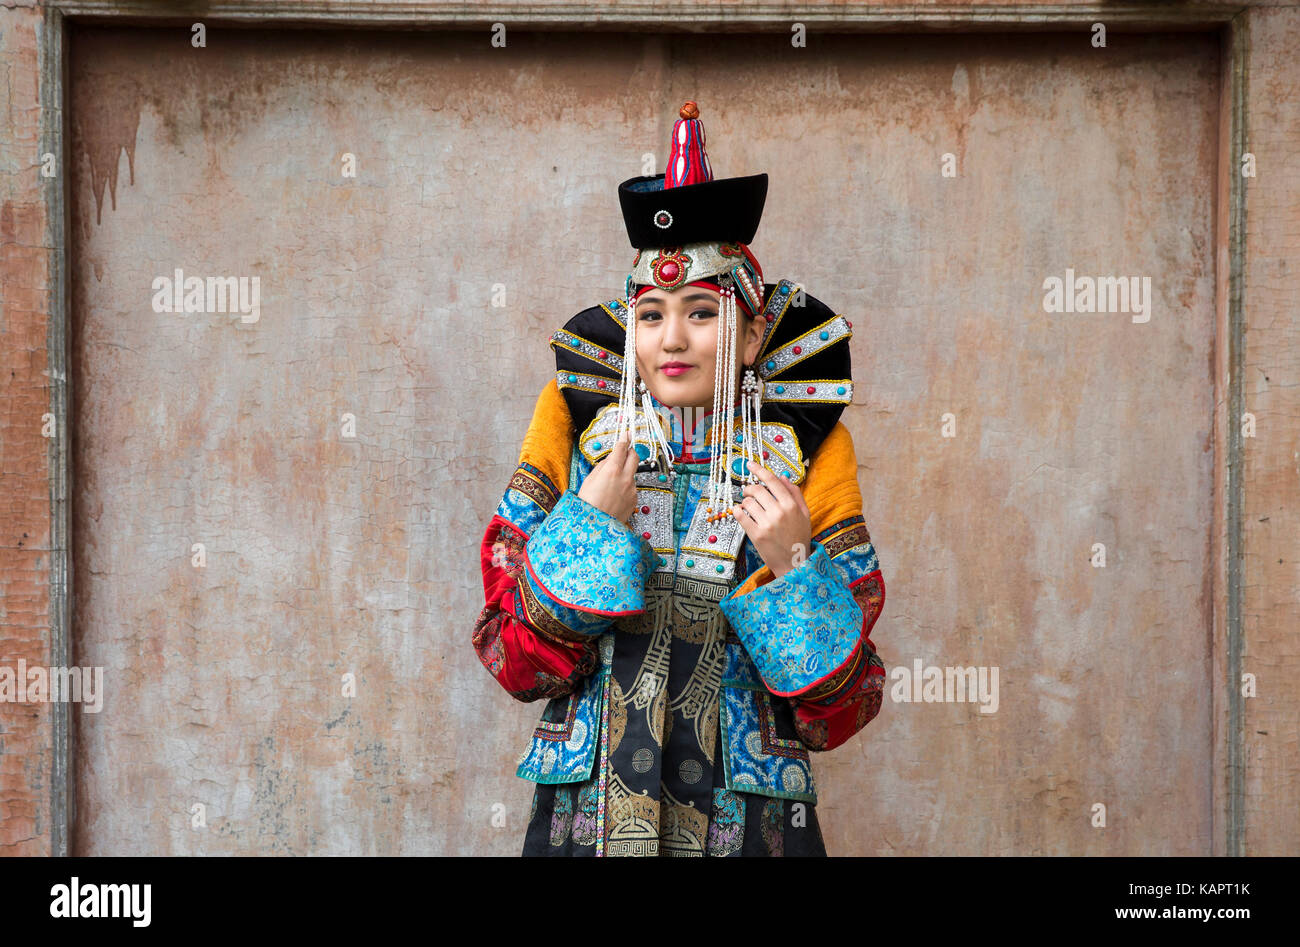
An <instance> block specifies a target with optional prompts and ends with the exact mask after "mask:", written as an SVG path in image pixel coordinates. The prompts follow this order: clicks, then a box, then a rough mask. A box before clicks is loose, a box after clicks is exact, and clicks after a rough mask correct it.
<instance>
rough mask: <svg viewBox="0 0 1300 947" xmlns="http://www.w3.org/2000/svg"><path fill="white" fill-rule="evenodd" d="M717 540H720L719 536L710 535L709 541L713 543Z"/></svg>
mask: <svg viewBox="0 0 1300 947" xmlns="http://www.w3.org/2000/svg"><path fill="white" fill-rule="evenodd" d="M717 541H718V537H717V536H710V537H709V542H711V543H716V542H717Z"/></svg>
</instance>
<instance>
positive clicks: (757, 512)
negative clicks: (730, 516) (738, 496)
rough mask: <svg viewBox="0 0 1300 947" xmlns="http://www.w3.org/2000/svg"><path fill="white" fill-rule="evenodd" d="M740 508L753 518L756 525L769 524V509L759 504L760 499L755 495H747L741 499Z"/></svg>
mask: <svg viewBox="0 0 1300 947" xmlns="http://www.w3.org/2000/svg"><path fill="white" fill-rule="evenodd" d="M740 508H741V509H742V510H744V511H745V513H746V514H747V515H748V517H749V519H751V520H753V522H754V525H756V526H766V525H767V521H768V518H767V511H766V510H764V509H763V508H762V507H761V506H759V505H758V501H757V500H755V499H754V498H753V497H745V499H743V500H741V501H740Z"/></svg>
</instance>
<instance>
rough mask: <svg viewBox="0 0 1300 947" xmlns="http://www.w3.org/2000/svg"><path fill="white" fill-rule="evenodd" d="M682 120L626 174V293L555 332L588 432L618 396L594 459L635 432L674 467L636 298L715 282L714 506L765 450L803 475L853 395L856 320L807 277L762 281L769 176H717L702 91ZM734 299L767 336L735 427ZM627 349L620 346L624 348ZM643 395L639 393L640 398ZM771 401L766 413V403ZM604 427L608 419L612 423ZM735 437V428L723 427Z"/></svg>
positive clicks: (650, 455) (722, 506)
mask: <svg viewBox="0 0 1300 947" xmlns="http://www.w3.org/2000/svg"><path fill="white" fill-rule="evenodd" d="M679 114H680V116H681V117H680V118H679V119H678V120H677V121H676V122H675V123H674V125H673V139H672V146H671V150H670V153H669V158H668V170H667V171H666V172H665V173H664V174H660V175H655V176H651V177H636V178H631V179H629V180H627V181H624V182H623V183H622V184H620V185H619V188H618V196H619V203H620V204H621V206H622V210H623V220H624V223H625V225H626V228H627V234H628V239H629V241H630V242H631V244H632V246H633V247H634V248H635V249H636V257H635V258H634V260H633V262H632V271H631V272H630V273H629V274H628V276H627V279H626V281H625V286H624V293H623V298H622V299H619V300H611V301H610V302H607V303H603V304H601V305H599V306H593V307H591V308H590V309H586V310H583V311H582V312H580V313H578V314H577V315H576V316H574V317H573V318H572V319H570V320H569V321H568V322H567V323H566V324H565V326H564V328H563V329H561V330H559V331H557V332H556V333H555V335H554V336H553V337H552V339H551V345H552V346H553V347H554V349H555V353H556V369H557V383H558V385H559V388H560V390H561V392H562V393H563V395H564V398H565V400H566V402H567V403H568V406H569V412H570V415H571V416H572V418H573V420H574V424H575V426H576V427H577V429H578V431H579V432H582V431H584V429H586V428H587V427H588V426H589V425H590V424H591V423H592V421H593V420H594V419H595V418H596V417H597V415H598V414H600V413H601V412H602V410H603V409H605V408H607V407H610V406H611V404H613V403H617V408H616V409H615V414H616V417H617V424H616V425H615V435H614V436H613V437H603V438H602V440H603V441H605V442H606V444H605V445H604V446H605V450H602V451H599V452H598V453H595V452H590V451H589V450H588V448H587V447H586V445H585V444H584V443H583V442H582V441H580V445H581V446H582V449H583V452H584V455H588V459H589V460H591V461H592V462H593V463H594V462H595V461H596V460H597V459H598V458H599V456H601V455H603V454H604V453H605V452H606V451H607V450H608V449H609V446H611V445H612V443H613V441H614V440H616V439H617V434H620V433H625V432H626V433H628V434H630V435H631V440H632V442H633V444H634V445H635V447H636V450H637V453H638V454H639V455H640V457H641V459H642V465H647V464H648V465H650V466H652V467H659V466H661V465H663V466H666V467H667V468H669V469H670V468H671V465H672V462H673V460H674V457H673V454H672V449H671V445H670V444H669V442H668V441H667V440H666V439H665V437H664V434H663V431H662V429H661V427H660V425H659V424H658V423H656V421H655V411H654V408H653V405H652V402H651V398H650V394H649V392H648V390H647V389H646V386H645V383H644V382H642V381H639V379H638V378H637V368H636V302H637V298H638V297H639V296H640V295H641V294H642V293H645V292H648V291H649V290H651V289H653V288H655V287H659V288H662V289H667V290H672V289H677V288H678V287H681V286H685V285H687V284H698V285H703V286H708V287H710V288H712V289H715V290H717V291H718V293H719V295H720V306H719V313H718V320H717V324H718V335H719V338H718V347H717V360H716V364H715V375H714V397H713V413H712V419H713V422H714V423H713V424H712V427H711V429H710V431H709V437H710V442H711V444H712V445H713V447H714V449H713V450H712V451H711V455H710V457H711V462H710V477H709V480H710V497H711V499H712V500H713V501H715V502H711V503H710V505H711V506H713V507H714V509H715V510H717V511H718V515H726V512H728V511H729V507H730V502H729V501H725V500H724V499H723V498H726V497H730V496H731V488H730V483H731V481H733V480H735V481H740V482H742V483H751V482H756V480H757V478H756V476H755V475H753V474H752V473H750V472H749V471H748V460H749V459H751V458H752V459H756V460H758V462H760V463H762V464H764V465H765V466H767V467H768V468H769V469H771V470H774V471H776V472H777V473H778V474H782V475H784V476H786V477H789V478H790V479H791V480H793V481H794V482H795V483H798V482H799V481H801V480H802V479H803V477H804V474H805V472H806V468H807V463H808V459H809V458H810V457H811V456H812V455H813V453H814V452H815V451H816V450H817V447H818V446H819V445H820V444H821V442H822V441H823V440H824V439H825V437H826V435H827V434H828V433H829V432H830V430H831V429H832V428H833V427H834V426H835V423H836V422H837V421H838V420H839V417H840V414H841V413H842V412H843V410H844V408H845V406H846V405H847V404H849V402H850V401H851V399H852V394H853V383H852V380H851V379H852V376H851V371H850V358H849V338H850V336H851V335H852V332H851V329H852V326H851V324H850V323H849V322H848V321H847V320H846V319H844V318H843V317H842V316H838V315H836V314H835V313H834V312H832V311H831V310H830V309H828V308H827V307H826V306H825V305H824V304H822V303H821V302H819V301H818V300H816V299H814V298H813V297H812V296H810V295H808V294H807V293H805V292H804V291H803V288H802V287H801V286H799V285H798V284H797V283H793V282H791V281H789V280H781V281H780V282H779V283H776V284H766V283H764V282H763V272H762V269H761V267H760V266H759V263H758V260H757V259H755V257H754V255H753V253H751V252H750V249H749V243H750V241H752V240H753V238H754V234H755V233H756V232H757V230H758V225H759V220H760V218H761V217H762V214H763V205H764V202H765V200H766V197H767V175H766V174H756V175H751V176H748V177H738V178H722V179H714V177H713V171H712V168H711V167H710V164H709V158H708V153H707V151H706V150H705V136H704V127H703V124H702V123H701V121H700V118H699V109H698V107H697V106H696V105H695V103H694V102H687V103H686V104H685V105H684V106H682V108H681V111H680V113H679ZM738 308H744V309H745V311H746V312H747V313H748V314H749V315H750V316H753V317H757V318H761V319H763V320H764V322H765V326H764V331H763V342H762V345H761V347H760V350H759V356H758V358H757V359H756V360H755V363H754V365H753V367H752V369H750V370H747V371H746V372H745V377H744V378H743V379H742V381H741V385H740V388H741V390H740V395H739V401H740V408H741V411H740V415H741V417H740V422H741V423H740V430H739V431H737V430H735V423H734V422H735V417H734V415H735V407H736V405H737V393H736V391H735V386H736V374H737V373H736V358H737V354H736V353H737V345H738V334H737V333H738V328H739V320H738V318H737V317H738ZM619 353H621V356H620V354H619ZM638 402H639V403H638ZM760 413H761V416H760ZM605 426H606V427H608V423H607V424H606V425H605ZM724 439H725V440H724Z"/></svg>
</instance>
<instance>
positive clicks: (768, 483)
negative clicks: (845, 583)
mask: <svg viewBox="0 0 1300 947" xmlns="http://www.w3.org/2000/svg"><path fill="white" fill-rule="evenodd" d="M749 469H750V470H752V471H754V473H755V474H757V475H758V479H759V480H760V483H756V484H754V483H751V484H749V485H748V486H747V487H745V498H744V499H743V500H741V501H740V503H739V504H738V505H736V506H733V507H732V508H731V510H732V512H733V513H734V514H735V517H736V522H737V523H739V524H740V527H741V529H743V530H744V531H745V535H746V536H748V537H749V541H750V542H751V543H753V544H754V548H755V549H756V550H757V551H758V554H759V555H760V556H762V557H763V562H765V563H766V564H767V567H768V568H769V569H771V570H772V574H773V575H775V576H776V577H777V578H780V577H781V576H783V575H785V574H786V573H787V572H789V571H790V570H791V569H793V568H794V567H795V558H796V556H797V557H798V560H799V562H800V563H802V562H804V561H805V560H806V559H807V558H808V556H809V555H810V554H811V549H810V547H811V545H812V514H811V513H809V511H808V504H807V503H805V502H804V498H803V492H802V491H800V489H799V488H798V487H796V486H795V485H794V484H793V483H791V482H790V480H789V479H788V478H786V477H778V476H777V475H776V474H774V473H772V471H770V470H768V469H767V468H766V467H764V466H762V465H761V464H756V463H754V462H753V461H750V463H749Z"/></svg>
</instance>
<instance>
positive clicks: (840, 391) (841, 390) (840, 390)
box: [835, 385, 844, 394]
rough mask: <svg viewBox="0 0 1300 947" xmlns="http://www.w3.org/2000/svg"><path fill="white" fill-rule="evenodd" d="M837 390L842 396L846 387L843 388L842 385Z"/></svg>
mask: <svg viewBox="0 0 1300 947" xmlns="http://www.w3.org/2000/svg"><path fill="white" fill-rule="evenodd" d="M835 390H836V391H837V392H839V393H840V394H844V386H843V385H840V386H839V387H838V388H836V389H835Z"/></svg>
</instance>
